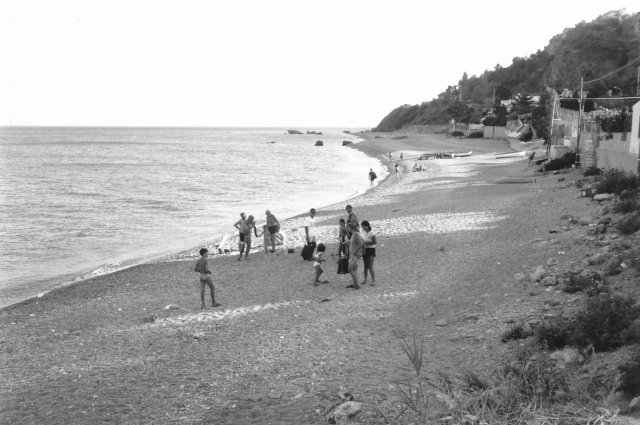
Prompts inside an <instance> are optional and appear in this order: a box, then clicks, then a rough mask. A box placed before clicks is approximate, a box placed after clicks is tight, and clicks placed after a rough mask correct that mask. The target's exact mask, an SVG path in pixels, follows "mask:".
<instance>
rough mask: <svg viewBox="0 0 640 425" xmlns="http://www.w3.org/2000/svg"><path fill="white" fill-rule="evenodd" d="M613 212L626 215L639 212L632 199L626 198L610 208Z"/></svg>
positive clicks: (639, 208)
mask: <svg viewBox="0 0 640 425" xmlns="http://www.w3.org/2000/svg"><path fill="white" fill-rule="evenodd" d="M611 209H612V210H613V212H615V213H618V214H627V213H632V212H636V211H638V212H640V205H638V203H637V202H636V201H635V199H633V198H626V199H621V200H619V201H617V202H616V203H615V204H613V207H612V208H611Z"/></svg>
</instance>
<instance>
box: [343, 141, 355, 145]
mask: <svg viewBox="0 0 640 425" xmlns="http://www.w3.org/2000/svg"><path fill="white" fill-rule="evenodd" d="M352 144H353V142H350V141H348V140H343V141H342V146H348V145H352Z"/></svg>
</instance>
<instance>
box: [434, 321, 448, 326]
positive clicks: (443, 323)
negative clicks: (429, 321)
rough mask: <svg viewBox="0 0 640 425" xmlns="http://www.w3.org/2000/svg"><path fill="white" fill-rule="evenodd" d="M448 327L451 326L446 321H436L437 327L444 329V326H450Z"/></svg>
mask: <svg viewBox="0 0 640 425" xmlns="http://www.w3.org/2000/svg"><path fill="white" fill-rule="evenodd" d="M448 325H449V322H447V320H446V319H440V320H438V321H436V326H441V327H442V326H448Z"/></svg>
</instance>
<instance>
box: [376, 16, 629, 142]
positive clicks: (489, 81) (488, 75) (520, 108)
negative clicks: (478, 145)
mask: <svg viewBox="0 0 640 425" xmlns="http://www.w3.org/2000/svg"><path fill="white" fill-rule="evenodd" d="M638 15H640V14H636V15H634V16H632V15H625V14H623V13H622V12H621V11H618V12H609V13H607V14H605V15H602V16H600V17H598V18H597V19H595V20H593V21H592V22H581V23H579V24H578V25H576V26H575V27H573V28H568V29H565V30H564V31H563V33H562V34H558V35H556V36H555V37H553V38H552V39H551V40H550V42H549V45H548V46H547V47H545V48H544V49H543V50H538V51H537V52H536V53H534V54H532V55H530V56H529V57H524V58H521V57H516V58H514V59H513V61H512V63H511V65H509V66H507V67H502V66H500V65H496V66H495V68H494V69H493V70H490V71H489V70H488V71H485V72H483V73H482V74H481V75H480V76H475V75H473V76H471V77H469V76H468V75H467V74H466V73H464V74H463V75H462V78H461V79H460V80H459V81H458V83H457V84H456V85H452V86H449V87H447V89H446V90H445V91H444V92H442V93H440V94H439V95H438V97H437V98H436V99H433V100H431V101H427V102H423V103H422V104H420V105H404V106H401V107H400V108H396V109H395V110H393V111H392V112H391V113H390V114H389V115H387V117H385V118H384V119H383V120H382V121H381V122H380V124H379V125H378V126H377V127H376V128H375V130H376V131H393V130H398V129H401V128H402V127H404V126H407V125H433V124H446V123H448V122H449V121H450V120H451V119H452V118H454V119H455V120H456V122H462V123H477V122H480V119H481V118H482V116H483V111H486V110H487V109H489V107H491V106H492V107H493V112H494V114H495V117H488V118H487V120H488V121H485V122H486V124H487V125H504V122H505V121H506V117H505V115H506V114H503V111H502V110H500V108H503V107H502V106H500V100H507V99H510V98H511V97H516V101H517V103H516V105H515V109H514V111H513V113H512V114H513V115H512V117H516V116H517V115H522V114H528V113H530V114H531V124H532V126H533V128H534V129H535V130H536V133H537V135H538V137H543V138H545V137H547V133H548V126H549V121H550V119H549V118H550V113H551V96H550V93H552V92H553V91H554V90H555V91H556V92H558V93H560V92H562V91H564V90H570V91H571V92H573V93H574V94H573V96H574V97H573V98H567V99H564V100H561V106H562V107H564V108H568V109H574V110H577V109H578V101H577V93H578V90H579V86H580V79H581V77H584V80H585V81H589V80H590V79H595V78H598V77H600V76H603V75H605V74H608V73H610V72H611V71H613V70H616V69H618V68H620V67H621V66H623V65H625V64H627V63H628V62H629V61H630V60H632V59H633V58H635V57H637V56H638V55H640V33H638V32H636V31H635V25H636V22H637V21H638ZM635 84H636V68H634V67H631V68H629V69H627V70H625V71H623V72H619V73H617V74H615V75H613V76H611V77H610V78H607V79H606V80H603V81H600V82H597V83H594V84H590V85H589V86H588V87H587V89H588V90H589V96H590V97H602V96H605V95H606V94H607V91H608V90H610V89H611V88H612V87H616V88H618V89H619V93H620V94H622V95H631V94H635ZM547 88H549V89H550V90H551V92H550V91H548V90H547ZM494 93H495V97H494ZM615 94H616V95H617V94H618V90H616V93H615ZM533 95H540V97H541V98H540V103H539V104H538V105H534V104H533V103H532V102H531V100H532V96H533ZM592 109H593V103H590V102H587V103H586V104H585V112H590V111H591V110H592ZM609 115H610V116H609ZM614 115H616V114H615V113H613V114H611V113H605V112H602V113H601V117H600V118H601V119H602V120H604V121H603V122H604V123H605V126H606V127H607V128H610V130H605V131H614V130H611V129H613V128H617V127H619V126H623V127H624V126H627V125H628V124H626V123H627V121H624V120H626V118H624V117H619V116H617V115H616V116H614ZM605 121H606V122H605ZM609 124H611V125H609Z"/></svg>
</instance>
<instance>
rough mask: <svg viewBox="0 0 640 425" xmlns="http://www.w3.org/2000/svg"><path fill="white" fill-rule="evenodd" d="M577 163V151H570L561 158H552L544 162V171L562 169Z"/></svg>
mask: <svg viewBox="0 0 640 425" xmlns="http://www.w3.org/2000/svg"><path fill="white" fill-rule="evenodd" d="M575 163H576V154H575V152H568V153H566V154H564V155H563V156H561V157H560V158H556V159H552V160H551V161H548V162H547V163H545V164H544V171H555V170H562V169H564V168H571V166H572V165H573V164H575Z"/></svg>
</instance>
